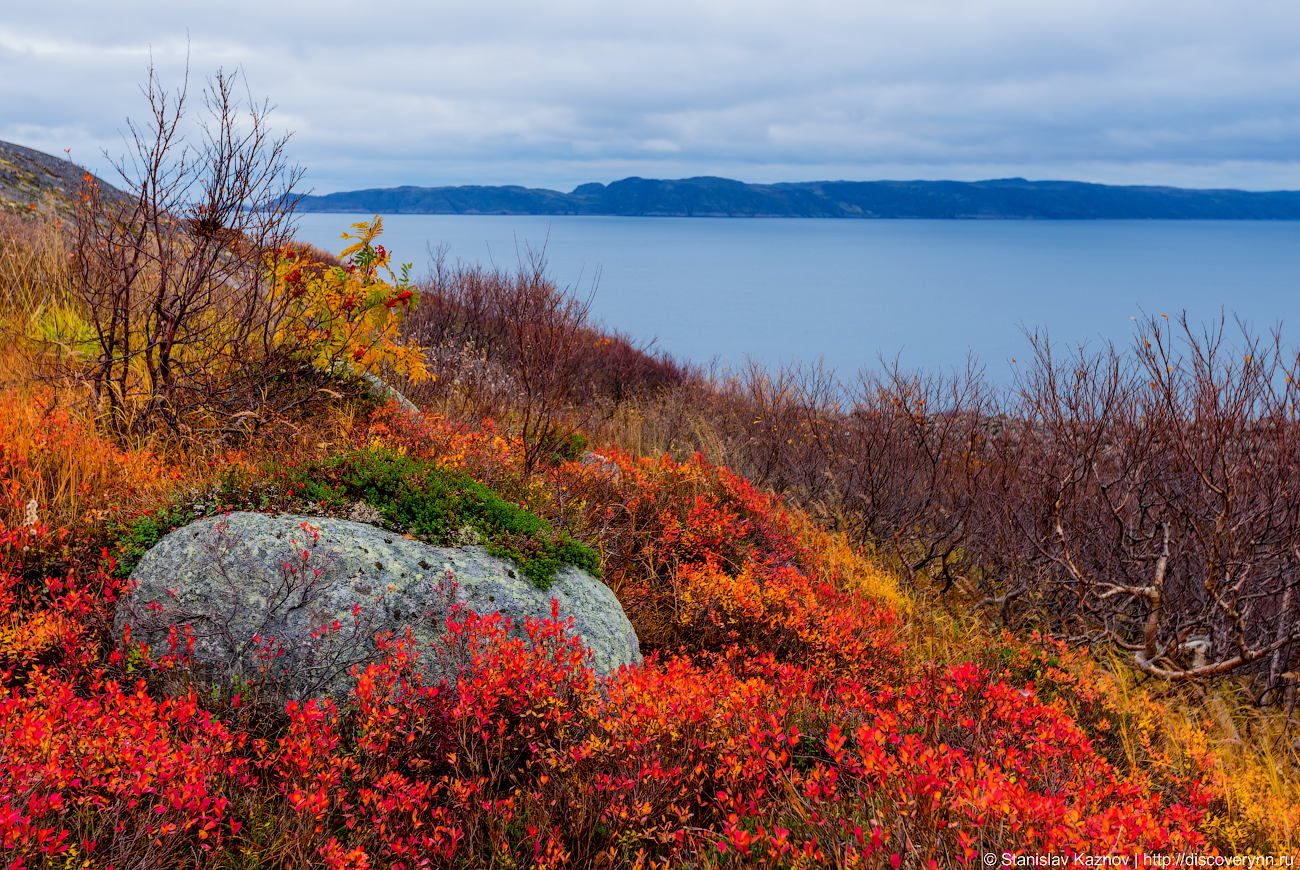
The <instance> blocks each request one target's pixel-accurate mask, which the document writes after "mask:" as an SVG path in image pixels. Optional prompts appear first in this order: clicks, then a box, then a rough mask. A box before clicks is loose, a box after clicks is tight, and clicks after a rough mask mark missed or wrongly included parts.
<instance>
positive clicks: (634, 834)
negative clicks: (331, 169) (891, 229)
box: [0, 76, 1300, 870]
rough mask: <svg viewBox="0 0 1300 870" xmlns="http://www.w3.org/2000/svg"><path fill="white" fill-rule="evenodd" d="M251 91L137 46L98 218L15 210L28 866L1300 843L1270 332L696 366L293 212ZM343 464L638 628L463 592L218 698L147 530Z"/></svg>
mask: <svg viewBox="0 0 1300 870" xmlns="http://www.w3.org/2000/svg"><path fill="white" fill-rule="evenodd" d="M231 85H232V83H231V81H230V80H229V79H227V78H223V77H221V76H218V77H216V78H214V79H213V80H212V81H211V83H210V88H209V100H208V109H209V110H210V112H211V115H210V122H209V124H208V125H207V126H206V128H205V129H206V131H207V133H208V138H206V139H204V140H203V142H202V144H201V145H200V147H199V148H198V149H197V150H196V151H186V150H185V145H184V143H183V142H182V141H181V140H180V139H179V138H178V136H177V132H176V131H177V130H179V129H180V127H179V119H180V117H181V111H182V109H183V107H184V101H183V93H182V94H173V93H168V92H164V91H162V90H161V89H159V88H158V87H157V86H152V87H150V88H149V89H148V93H149V95H150V96H151V98H152V100H151V105H152V107H153V108H154V110H155V111H154V113H153V115H152V116H151V120H150V122H149V123H148V124H146V125H144V126H143V127H142V128H140V129H139V131H138V134H137V135H136V136H135V139H134V141H135V142H136V143H137V144H138V145H139V149H138V156H139V158H140V159H139V160H138V161H137V162H136V163H135V164H133V165H124V166H123V170H124V174H125V176H126V182H127V183H126V188H127V191H126V193H127V195H126V197H125V199H117V198H110V197H105V196H101V195H100V192H99V191H97V190H96V189H95V187H94V186H93V180H90V179H88V180H87V186H86V188H85V189H84V190H83V191H82V193H81V194H80V198H79V200H78V201H77V202H75V203H73V204H72V211H71V212H69V211H67V210H63V211H60V210H59V209H55V208H48V209H46V208H39V207H38V208H37V209H34V210H32V211H33V214H32V215H27V216H12V215H4V216H0V221H3V223H0V316H2V319H3V325H4V328H5V330H6V335H5V341H4V342H3V345H0V681H2V683H3V693H2V694H0V849H2V850H3V855H4V859H5V860H4V863H5V866H6V867H8V868H27V867H30V868H36V867H41V868H56V867H57V868H65V867H108V866H112V867H115V868H165V867H176V868H180V867H222V868H224V867H229V868H252V867H267V868H289V867H295V868H296V867H322V868H338V870H342V868H357V870H359V868H372V867H373V868H378V867H394V868H416V867H421V868H422V867H502V868H505V867H511V868H514V867H592V868H597V867H599V868H615V867H636V868H641V867H647V868H648V867H664V868H667V867H750V866H752V867H771V866H776V867H790V868H796V867H837V868H847V867H873V868H875V867H881V868H883V867H891V868H894V870H897V868H899V867H902V866H907V867H938V866H944V867H949V866H970V865H972V864H974V865H977V866H978V865H980V864H981V863H982V861H983V858H982V856H983V855H985V854H988V853H995V854H1000V853H1003V852H1018V853H1019V852H1034V853H1046V852H1059V853H1062V854H1069V853H1089V854H1095V853H1106V852H1116V853H1124V854H1129V855H1132V854H1135V853H1141V852H1146V853H1169V852H1175V851H1178V852H1185V851H1189V850H1193V851H1200V852H1212V851H1216V850H1217V851H1218V852H1219V853H1222V854H1237V853H1246V852H1249V853H1267V854H1277V853H1291V852H1294V851H1295V849H1296V848H1297V847H1298V846H1300V796H1298V795H1297V791H1296V789H1297V784H1298V783H1300V766H1298V765H1297V758H1296V744H1295V740H1296V734H1295V730H1294V726H1293V725H1292V716H1293V714H1294V707H1295V704H1296V696H1295V691H1294V683H1295V680H1296V662H1295V660H1294V657H1295V656H1296V655H1297V653H1298V652H1300V651H1298V650H1297V649H1296V640H1297V639H1296V632H1297V628H1296V612H1297V609H1300V602H1298V601H1296V600H1295V597H1296V596H1295V595H1294V593H1293V587H1294V584H1295V581H1296V578H1297V576H1298V575H1297V565H1296V561H1297V560H1300V537H1297V536H1298V535H1300V525H1298V522H1297V521H1298V518H1297V515H1296V511H1297V507H1296V503H1297V499H1296V498H1295V493H1296V492H1297V485H1298V484H1300V481H1298V480H1297V479H1296V477H1297V474H1298V473H1300V472H1298V471H1297V464H1298V463H1297V458H1298V457H1297V452H1296V442H1295V437H1296V434H1295V433H1296V432H1297V429H1296V426H1297V421H1296V419H1295V410H1294V404H1295V402H1294V398H1295V394H1294V391H1295V389H1296V388H1295V386H1294V383H1293V373H1294V363H1295V355H1294V354H1293V353H1291V352H1290V351H1288V350H1286V349H1285V348H1284V346H1283V344H1282V342H1281V339H1280V337H1278V336H1273V337H1271V338H1270V339H1268V340H1262V339H1258V338H1256V337H1254V336H1252V335H1251V334H1249V333H1247V332H1245V331H1243V334H1242V336H1241V337H1240V338H1238V337H1236V336H1235V335H1234V336H1232V338H1234V339H1235V340H1234V341H1228V340H1227V339H1228V338H1229V336H1228V335H1227V334H1225V332H1224V330H1223V329H1222V325H1220V326H1218V327H1211V328H1209V329H1198V328H1196V327H1193V326H1192V325H1191V324H1187V323H1185V322H1182V321H1178V320H1177V319H1175V322H1174V323H1172V324H1169V323H1167V321H1166V319H1165V318H1163V317H1159V316H1157V317H1153V318H1151V319H1150V320H1149V321H1148V322H1146V323H1143V324H1140V325H1139V328H1138V331H1137V339H1136V342H1135V344H1134V346H1133V347H1132V348H1131V349H1128V350H1120V349H1117V348H1109V347H1107V348H1102V349H1101V350H1099V351H1094V352H1089V351H1087V350H1078V351H1075V352H1073V353H1069V354H1066V355H1065V356H1064V357H1062V356H1060V355H1059V354H1058V353H1057V352H1056V351H1055V349H1054V348H1052V347H1051V346H1050V345H1049V344H1048V343H1047V341H1046V340H1045V339H1041V340H1038V339H1035V340H1033V341H1032V342H1031V346H1032V350H1033V353H1032V354H1031V357H1030V359H1029V362H1028V363H1027V364H1026V365H1025V366H1024V368H1023V369H1022V374H1021V377H1020V379H1019V381H1018V382H1017V383H1016V384H1015V386H1014V387H1013V388H1011V389H1010V390H1007V391H1003V392H999V391H997V390H995V389H994V388H992V387H991V386H990V385H988V384H987V383H985V382H984V380H983V379H982V378H981V377H980V375H979V373H978V371H976V370H970V371H967V372H961V373H958V374H957V375H956V376H952V377H949V376H945V377H939V376H931V375H924V374H912V373H908V372H903V371H900V370H899V369H898V368H896V367H892V368H891V367H887V366H886V367H882V369H881V370H879V371H877V372H875V373H868V374H864V375H863V376H862V377H861V378H860V380H859V381H858V382H857V383H856V384H853V385H845V384H843V383H841V382H840V381H838V380H837V379H836V378H835V377H834V376H833V374H832V373H829V372H826V371H823V370H820V369H818V368H815V367H813V368H806V367H805V368H792V369H786V370H782V371H778V372H768V371H764V370H761V369H759V368H758V367H756V366H751V367H749V368H747V369H745V370H742V371H740V372H708V371H702V370H699V369H697V368H694V367H692V366H689V365H686V364H683V363H679V362H677V361H674V360H672V359H670V358H669V357H667V356H665V355H663V354H655V353H652V352H651V349H650V348H648V347H647V346H645V345H642V344H638V343H637V342H635V341H633V340H632V339H630V338H628V337H627V336H624V335H620V334H617V333H609V332H607V331H605V330H603V329H601V328H599V327H597V326H596V325H594V324H592V323H591V322H590V321H589V320H588V317H587V308H586V305H585V303H584V301H583V300H582V299H581V298H579V297H576V296H575V295H574V294H572V293H570V292H568V291H567V290H566V289H564V288H561V287H559V286H557V285H556V283H555V282H554V281H553V280H552V279H551V278H550V277H548V275H547V274H546V270H545V263H544V261H543V260H541V258H534V259H532V260H530V261H528V262H525V263H524V264H522V265H521V267H520V268H518V269H517V270H513V271H510V270H495V269H494V270H488V269H483V268H479V267H475V266H465V265H461V264H455V265H449V264H447V263H446V262H445V261H437V262H435V263H434V266H433V268H432V270H431V273H430V275H429V276H428V277H426V278H423V279H419V280H412V278H411V276H410V274H409V270H407V269H401V268H399V269H396V270H390V257H389V254H388V253H387V252H386V251H385V250H384V249H383V248H382V246H381V245H380V244H379V242H378V241H377V239H378V236H379V233H380V231H381V229H382V226H381V224H380V223H379V221H378V220H377V219H376V221H374V222H373V223H368V224H363V225H360V226H357V227H353V229H352V231H351V232H348V233H345V238H346V239H347V241H349V242H350V245H349V246H348V247H346V248H345V249H344V250H343V251H342V252H341V253H340V254H339V255H338V256H333V255H331V254H329V253H326V252H323V251H318V250H315V249H312V248H310V247H308V246H304V245H295V244H294V243H293V242H292V238H291V232H290V230H291V226H292V225H291V222H290V221H289V217H290V214H289V212H290V207H291V206H292V197H291V196H289V197H286V196H284V195H283V194H284V191H285V190H287V189H291V187H292V184H291V182H292V181H293V180H294V177H295V176H294V171H293V170H292V169H291V168H290V167H287V166H286V165H285V164H284V163H283V161H282V154H283V143H282V142H279V141H276V140H274V139H272V138H270V137H268V136H267V135H264V131H265V129H266V127H265V111H264V109H258V108H256V107H254V108H253V109H252V114H251V115H250V116H248V117H246V118H244V119H243V120H242V121H240V120H237V119H236V115H237V114H238V113H239V111H241V107H240V106H239V105H238V103H237V102H236V101H235V100H233V99H232V98H231V95H232V93H233V91H232V87H231ZM243 108H245V109H246V108H247V107H243ZM250 118H251V120H250ZM182 158H184V159H182ZM232 191H233V192H232ZM362 373H368V374H370V375H374V376H378V377H381V378H383V379H385V380H387V381H388V382H389V383H391V384H394V385H396V386H398V387H400V389H401V390H402V391H403V392H405V393H406V395H408V396H409V397H410V398H411V399H413V400H414V401H415V403H416V404H417V405H418V406H419V409H420V410H419V411H418V412H414V413H412V412H410V411H408V410H403V409H402V408H401V407H399V406H398V405H397V404H395V403H393V404H387V405H385V404H383V403H381V402H380V401H377V400H376V399H374V398H372V396H371V392H370V389H369V385H368V384H367V382H366V381H364V380H363V379H361V378H359V377H358V375H360V374H362ZM589 448H590V449H589ZM354 500H357V501H365V502H366V503H367V504H368V505H370V506H371V507H372V508H373V509H374V510H375V512H376V516H375V517H374V519H375V521H377V522H383V523H387V524H389V525H390V527H393V528H397V529H402V530H404V531H405V530H407V529H408V528H410V529H414V530H415V531H417V532H419V533H420V534H423V535H426V536H429V537H432V538H437V539H440V540H441V539H450V538H451V537H453V536H455V535H467V536H468V535H470V533H472V534H473V536H474V537H476V538H482V539H485V540H489V541H494V542H495V543H494V545H495V546H499V547H502V548H514V555H515V557H516V558H518V559H519V560H520V561H521V563H524V564H527V563H528V561H529V560H530V559H532V560H534V564H535V565H536V566H537V567H536V573H537V574H538V577H539V579H543V580H544V576H545V570H546V567H545V563H546V562H547V560H549V559H553V558H563V559H567V560H570V561H577V560H588V561H590V562H591V565H592V567H596V568H598V569H599V570H600V573H601V576H602V579H603V581H604V582H605V583H606V584H607V585H608V586H609V587H610V588H611V589H612V590H613V591H614V592H615V594H616V595H617V596H618V598H619V599H620V601H621V602H622V604H623V607H624V608H625V610H626V611H627V613H628V616H629V618H630V619H631V621H632V623H633V625H634V626H635V628H636V630H637V633H638V635H639V637H640V639H641V643H642V651H643V652H644V653H645V655H646V661H645V664H644V665H643V666H642V667H639V668H636V669H627V670H624V671H622V672H620V673H619V674H617V675H615V676H613V677H611V678H609V679H608V680H605V679H600V678H597V677H596V676H595V675H594V674H593V673H592V670H591V668H590V667H589V666H588V663H587V661H586V656H585V653H584V650H583V648H582V647H581V645H580V644H578V643H577V641H576V639H575V638H573V637H571V636H569V634H568V633H567V626H566V623H565V621H564V620H563V619H562V615H560V614H557V613H552V618H549V619H542V620H538V621H535V622H530V623H529V624H528V626H527V629H528V630H527V635H528V639H527V640H523V639H520V638H511V637H507V635H506V632H505V630H504V626H503V625H502V624H501V621H500V619H499V617H497V616H495V615H493V614H477V613H470V612H460V613H457V614H455V615H453V616H452V617H451V619H450V620H449V625H448V628H449V629H450V631H449V632H448V639H447V640H446V641H445V642H444V648H443V649H441V650H440V654H442V655H445V656H446V657H447V659H448V661H450V662H454V663H456V665H457V667H458V668H459V669H460V670H459V673H460V679H459V680H458V681H456V682H455V683H454V684H450V683H446V682H440V683H436V684H434V683H431V682H429V681H426V680H425V679H424V678H423V676H422V674H421V673H420V672H419V671H418V669H416V668H415V667H414V665H413V656H412V650H411V649H410V647H409V641H408V639H407V638H403V637H385V638H383V639H382V644H383V649H384V656H383V660H382V661H381V662H379V663H377V664H374V665H371V666H369V667H367V668H366V669H365V670H364V671H360V672H358V673H356V674H355V690H354V691H353V693H352V695H351V696H350V698H349V699H348V700H347V701H346V702H342V703H334V702H328V701H319V702H315V701H314V702H309V703H305V704H301V705H300V704H292V703H291V704H282V703H277V702H276V701H275V699H276V698H277V697H278V696H277V694H276V693H275V692H274V691H273V689H274V681H275V677H276V673H275V661H274V660H273V659H269V660H267V662H266V666H265V669H264V670H263V671H262V673H261V674H260V676H259V677H258V678H257V679H253V680H251V681H249V682H248V683H247V684H243V685H239V686H231V687H227V690H222V691H216V692H214V691H210V690H209V689H207V688H205V687H203V686H201V685H200V684H199V683H198V682H197V681H196V679H195V678H194V675H193V673H192V671H191V669H190V668H189V666H188V661H187V639H186V637H185V635H184V633H183V632H181V633H178V634H177V635H176V636H175V637H174V638H173V643H172V644H171V648H170V649H169V650H166V651H163V652H156V653H149V652H147V651H145V650H143V649H142V648H141V647H139V646H138V645H133V644H132V643H131V642H130V640H129V639H128V640H127V641H126V642H125V643H121V644H118V643H115V642H114V641H113V639H112V635H111V632H110V626H111V625H112V621H113V616H114V602H115V601H116V599H117V597H118V596H119V595H120V594H121V592H122V591H123V589H124V588H125V583H126V582H127V580H126V573H127V572H126V571H125V570H124V568H125V567H127V566H129V565H130V564H131V562H132V560H134V559H136V558H138V557H139V555H140V553H141V552H143V550H144V549H145V548H146V547H147V546H149V544H150V543H151V542H152V541H154V540H156V539H157V538H158V536H159V535H161V534H163V533H165V532H166V531H168V530H169V529H171V528H174V527H176V526H178V525H181V524H184V523H185V522H188V521H189V520H190V519H192V518H194V517H197V516H205V515H211V514H217V513H220V512H222V511H224V510H229V509H232V508H241V509H242V508H247V507H254V508H262V509H281V510H292V511H294V512H295V513H309V512H311V511H319V512H321V513H323V514H328V513H331V512H337V511H341V510H343V509H344V506H345V505H350V506H351V507H355V506H356V504H357V501H354ZM292 556H293V554H291V553H289V552H287V551H286V560H289V559H291V558H292ZM347 628H348V627H346V626H344V627H342V628H341V629H340V630H347Z"/></svg>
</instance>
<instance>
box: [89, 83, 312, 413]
mask: <svg viewBox="0 0 1300 870" xmlns="http://www.w3.org/2000/svg"><path fill="white" fill-rule="evenodd" d="M235 85H236V77H234V76H228V75H225V74H224V73H221V72H218V73H217V74H216V76H214V77H213V78H212V79H211V80H210V81H209V83H208V86H207V89H206V92H205V97H206V99H205V108H206V116H205V117H206V120H204V121H203V122H201V123H200V125H199V126H200V128H201V132H202V135H201V142H200V144H199V145H198V146H197V147H195V146H191V145H189V144H186V142H185V141H184V137H183V135H182V132H181V125H182V119H183V117H184V115H185V111H186V98H187V95H186V88H185V87H182V88H180V89H179V90H178V91H175V92H169V91H166V90H164V89H163V88H162V86H161V85H160V84H159V83H158V81H157V79H156V78H155V77H154V75H153V72H152V71H151V72H150V76H149V82H148V86H147V88H146V89H145V95H146V97H147V98H148V101H149V107H150V116H149V119H148V121H147V122H146V123H144V124H139V125H137V124H134V123H132V124H130V128H129V129H130V134H131V136H130V140H129V145H130V147H131V152H132V153H131V155H130V157H129V159H127V158H124V159H123V160H121V161H119V162H118V163H117V169H118V171H119V173H120V174H121V176H122V179H123V181H124V183H125V189H126V193H127V196H126V197H125V199H124V200H122V199H119V198H117V197H107V196H104V195H103V194H102V193H101V191H100V190H99V188H98V187H97V186H96V184H95V183H94V179H93V178H91V176H89V175H86V176H85V185H84V186H83V188H82V191H81V195H80V202H79V203H78V207H77V210H76V220H75V234H74V238H73V241H72V248H71V250H72V257H71V259H70V264H71V267H72V271H73V276H74V280H75V286H76V287H77V288H78V290H79V292H80V294H81V298H82V302H83V303H84V309H85V312H86V317H87V318H88V319H89V321H90V326H91V329H92V332H93V334H94V336H95V338H94V341H93V343H92V347H91V348H90V349H88V353H86V354H84V355H83V354H74V355H73V356H72V357H71V360H70V362H71V365H72V367H73V368H75V369H77V370H78V372H79V373H80V374H81V375H82V376H83V377H84V378H85V379H86V381H87V382H88V383H89V384H90V386H91V387H92V388H93V390H94V393H95V397H96V399H97V401H98V402H99V403H100V407H101V409H102V410H103V411H105V412H106V413H107V415H108V416H109V418H110V419H111V420H112V421H113V423H114V424H115V425H116V426H118V427H120V428H126V429H127V430H131V431H137V430H139V429H142V428H148V427H151V426H152V425H154V424H155V423H156V422H161V423H163V424H164V425H165V426H166V427H168V428H170V429H171V430H173V431H175V432H179V433H189V432H193V431H195V430H197V429H200V428H207V429H209V430H212V429H228V428H229V427H231V426H243V427H245V428H256V426H257V425H258V424H259V423H261V422H262V421H263V418H264V411H265V409H266V408H267V406H268V399H269V396H270V395H271V394H277V393H280V392H282V390H281V389H280V388H281V387H282V386H283V382H282V378H281V376H282V374H283V372H284V370H285V368H286V363H287V360H288V359H289V357H290V356H291V355H292V348H288V347H285V346H278V345H277V342H276V340H275V331H276V325H277V323H278V320H279V318H280V317H281V316H282V314H283V312H282V311H280V310H279V309H278V308H277V307H276V305H275V304H273V303H272V302H271V301H270V297H269V296H268V294H267V292H266V286H265V282H266V280H267V274H268V270H267V262H266V258H267V257H268V256H271V257H274V256H275V255H276V252H277V251H279V249H280V248H281V247H282V246H283V245H285V244H287V243H288V242H289V241H290V229H291V227H290V217H291V215H292V212H293V207H294V203H295V202H296V200H295V198H294V196H293V195H292V188H293V185H294V184H295V183H296V182H297V180H298V179H299V178H300V176H301V171H300V170H298V169H297V168H293V167H290V166H289V165H288V163H287V161H286V158H285V152H284V148H285V142H286V138H287V137H286V138H278V139H277V138H274V137H273V136H272V135H271V133H270V131H269V129H268V127H267V117H268V114H269V112H270V108H269V106H267V105H266V104H262V105H257V104H253V103H251V101H250V102H249V103H248V104H246V105H245V104H244V103H242V102H241V101H240V100H239V99H238V97H237V96H236V93H235Z"/></svg>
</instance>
